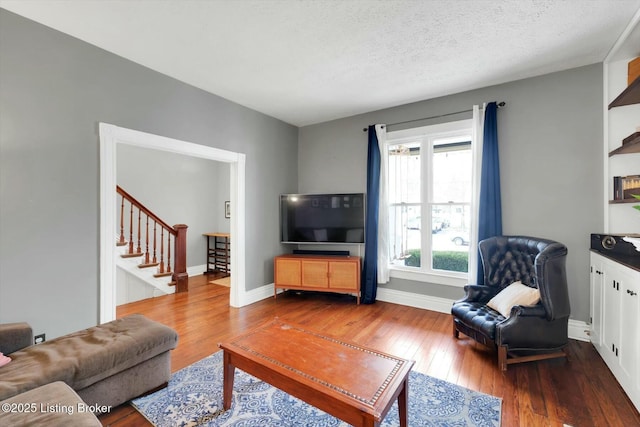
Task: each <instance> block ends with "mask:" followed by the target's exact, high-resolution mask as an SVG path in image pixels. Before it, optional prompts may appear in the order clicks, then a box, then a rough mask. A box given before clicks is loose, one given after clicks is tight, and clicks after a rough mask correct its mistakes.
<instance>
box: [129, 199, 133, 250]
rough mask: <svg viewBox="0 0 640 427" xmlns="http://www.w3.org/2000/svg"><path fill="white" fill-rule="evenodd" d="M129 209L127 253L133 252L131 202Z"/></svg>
mask: <svg viewBox="0 0 640 427" xmlns="http://www.w3.org/2000/svg"><path fill="white" fill-rule="evenodd" d="M130 206H131V209H129V255H131V254H133V203H131V205H130Z"/></svg>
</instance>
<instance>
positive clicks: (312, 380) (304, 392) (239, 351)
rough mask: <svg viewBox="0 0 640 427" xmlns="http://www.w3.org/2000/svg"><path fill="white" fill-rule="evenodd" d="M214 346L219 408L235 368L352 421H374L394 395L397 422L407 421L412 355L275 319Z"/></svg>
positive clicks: (228, 400)
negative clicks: (219, 367) (220, 362)
mask: <svg viewBox="0 0 640 427" xmlns="http://www.w3.org/2000/svg"><path fill="white" fill-rule="evenodd" d="M219 346H220V348H221V349H222V350H223V354H224V408H225V409H229V408H230V407H231V399H232V393H233V379H234V373H235V368H239V369H242V370H243V371H245V372H247V373H248V374H251V375H253V376H255V377H257V378H260V379H261V380H263V381H265V382H267V383H269V384H271V385H273V386H274V387H277V388H279V389H281V390H282V391H284V392H286V393H289V394H290V395H292V396H295V397H297V398H299V399H301V400H303V401H305V402H307V403H309V404H310V405H313V406H315V407H317V408H318V409H321V410H323V411H325V412H327V413H329V414H331V415H333V416H335V417H337V418H340V419H341V420H343V421H346V422H347V423H349V424H351V425H353V426H378V425H379V424H380V422H381V421H382V420H383V419H384V417H385V415H386V414H387V412H388V411H389V409H390V408H391V406H392V405H393V403H394V402H395V400H396V399H397V400H398V412H399V414H400V425H401V426H403V427H404V426H406V425H407V396H408V385H407V382H408V377H409V371H411V368H412V367H413V364H414V362H413V361H412V360H406V359H401V358H399V357H395V356H392V355H389V354H385V353H382V352H380V351H377V350H373V349H370V348H365V347H362V346H359V345H357V344H354V343H349V342H345V341H341V340H338V339H335V338H331V337H327V336H324V335H321V334H319V333H316V332H312V331H308V330H305V329H303V328H302V327H300V326H296V325H293V324H288V323H284V322H282V321H279V320H277V319H276V320H274V321H271V322H269V323H267V324H265V325H263V326H261V327H259V328H257V329H254V330H252V331H250V332H247V333H245V334H242V335H240V336H237V337H235V338H233V339H231V340H230V341H228V342H225V343H221V344H220V345H219Z"/></svg>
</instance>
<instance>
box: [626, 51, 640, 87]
mask: <svg viewBox="0 0 640 427" xmlns="http://www.w3.org/2000/svg"><path fill="white" fill-rule="evenodd" d="M638 77H640V56H639V57H637V58H636V59H634V60H632V61H630V62H629V71H628V77H627V85H631V83H632V82H633V81H634V80H635V79H637V78H638Z"/></svg>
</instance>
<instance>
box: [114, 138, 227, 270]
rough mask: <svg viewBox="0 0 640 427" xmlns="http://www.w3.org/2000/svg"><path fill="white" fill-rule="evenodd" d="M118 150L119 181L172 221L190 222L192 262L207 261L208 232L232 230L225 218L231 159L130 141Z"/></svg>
mask: <svg viewBox="0 0 640 427" xmlns="http://www.w3.org/2000/svg"><path fill="white" fill-rule="evenodd" d="M116 151H117V160H116V165H117V183H118V185H120V186H121V187H122V188H123V189H124V190H125V191H127V192H128V193H129V194H131V195H132V196H133V197H135V198H136V200H138V201H139V202H140V203H142V204H143V205H144V206H146V207H147V208H148V209H150V210H151V211H152V212H154V213H155V214H156V215H158V216H159V217H160V218H161V219H162V220H163V221H164V222H166V223H167V224H169V225H174V224H187V225H188V226H189V228H188V229H187V267H193V266H197V265H199V266H201V265H203V264H206V262H207V260H206V243H207V241H206V238H205V237H203V236H202V234H203V233H208V232H214V231H219V232H229V219H225V217H224V201H225V200H229V193H230V188H229V176H230V167H229V164H228V163H223V162H216V161H212V160H207V159H201V158H197V157H190V156H185V155H181V154H175V153H169V152H166V151H159V150H151V149H146V148H141V147H136V146H132V145H127V144H118V146H117V148H116ZM118 200H120V199H119V198H118ZM118 206H120V205H119V204H118ZM127 212H128V211H127ZM128 218H129V217H128V216H127V217H126V220H125V233H128V224H129V223H128ZM136 218H137V217H136ZM136 221H137V219H136ZM221 227H222V228H221ZM143 229H144V224H143ZM134 232H135V228H134ZM158 233H159V231H158ZM126 237H127V238H128V234H127V236H126ZM136 238H137V237H136ZM144 238H145V237H144V233H143V235H142V240H143V242H144ZM158 238H159V234H158ZM158 244H159V243H158ZM143 250H144V249H143Z"/></svg>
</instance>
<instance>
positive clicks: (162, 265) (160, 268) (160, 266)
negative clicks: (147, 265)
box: [158, 227, 164, 274]
mask: <svg viewBox="0 0 640 427" xmlns="http://www.w3.org/2000/svg"><path fill="white" fill-rule="evenodd" d="M158 273H159V274H163V273H164V227H160V265H159V266H158Z"/></svg>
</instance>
